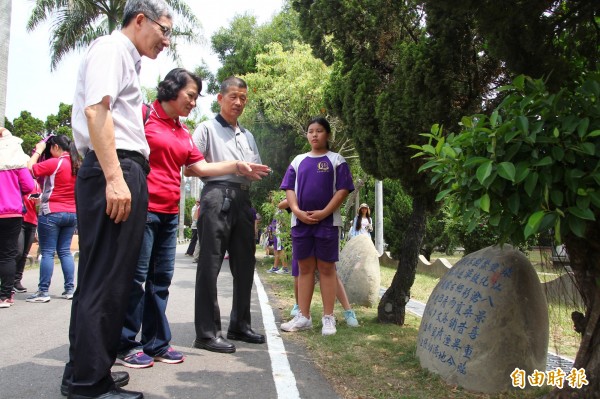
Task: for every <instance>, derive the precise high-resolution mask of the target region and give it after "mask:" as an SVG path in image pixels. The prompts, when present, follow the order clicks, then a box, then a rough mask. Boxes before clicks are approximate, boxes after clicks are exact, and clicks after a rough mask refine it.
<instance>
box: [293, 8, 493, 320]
mask: <svg viewBox="0 0 600 399" xmlns="http://www.w3.org/2000/svg"><path fill="white" fill-rule="evenodd" d="M292 4H293V6H294V9H295V10H297V11H298V13H299V15H300V29H301V32H302V34H303V37H304V38H305V39H306V40H307V41H308V42H309V43H310V44H311V46H312V49H313V52H314V54H316V55H317V56H318V57H320V58H321V59H322V60H323V61H324V62H326V63H328V64H331V65H332V78H331V81H330V83H329V85H328V87H327V89H326V90H325V97H326V107H327V109H328V111H329V112H331V113H332V114H333V115H336V116H338V117H340V118H341V120H342V121H343V123H344V124H345V125H346V128H347V129H348V131H349V132H350V134H351V137H352V139H353V140H354V144H355V146H356V149H357V152H358V155H359V157H360V161H361V165H362V167H363V168H364V169H365V171H367V172H368V173H369V174H372V175H374V176H376V177H377V178H379V179H383V178H392V179H400V181H401V182H402V186H403V187H404V189H405V191H406V193H407V194H409V195H411V196H412V198H413V205H412V215H411V217H410V218H409V220H408V221H407V225H408V226H409V229H410V231H411V234H407V235H405V239H404V241H403V243H402V246H401V249H400V251H399V252H400V262H399V271H398V273H397V274H396V277H395V278H394V281H393V282H392V287H390V289H389V290H388V292H386V294H385V295H384V297H383V298H382V301H381V303H380V307H379V308H380V313H379V320H381V321H387V322H394V323H399V324H402V323H403V322H404V305H405V302H406V301H407V300H408V298H409V297H410V287H411V286H412V283H413V281H414V276H415V269H416V264H417V257H418V254H419V249H420V247H421V243H422V239H423V236H424V234H425V225H426V223H425V215H426V213H427V212H431V211H434V210H435V209H436V205H435V202H434V201H433V199H434V197H435V195H436V191H435V188H432V187H431V186H429V185H427V184H423V178H422V177H421V176H419V174H418V173H417V171H418V168H419V166H420V165H421V164H422V161H421V160H419V159H414V158H413V155H414V153H413V152H412V150H410V149H409V148H408V146H409V145H410V144H414V143H418V142H420V140H422V139H421V138H420V136H419V133H421V132H423V131H427V130H429V126H431V124H432V123H434V122H435V121H443V122H444V123H445V124H448V125H450V126H454V125H457V124H458V122H459V121H460V117H461V116H462V115H463V114H465V113H469V112H474V111H477V110H479V109H480V108H481V106H482V104H483V103H484V102H485V101H486V99H487V98H488V96H489V93H490V91H491V90H492V89H493V87H494V86H495V85H497V84H498V80H501V76H502V74H501V70H502V68H501V67H502V65H501V63H500V62H499V61H497V60H496V59H494V58H493V57H491V56H490V54H489V53H488V52H487V51H486V49H485V46H484V44H483V43H482V42H481V40H480V38H479V36H478V34H477V31H476V28H475V22H474V20H473V15H472V12H470V11H469V10H462V9H459V8H455V7H450V6H448V5H446V4H445V3H443V2H436V1H406V2H390V1H389V0H372V1H368V2H356V1H349V0H333V1H330V0H294V1H292ZM389 305H391V306H389ZM384 309H387V310H384ZM390 309H391V310H390Z"/></svg>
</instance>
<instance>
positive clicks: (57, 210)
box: [27, 135, 80, 303]
mask: <svg viewBox="0 0 600 399" xmlns="http://www.w3.org/2000/svg"><path fill="white" fill-rule="evenodd" d="M40 159H43V160H42V161H40ZM79 165H80V162H79V154H78V153H77V149H76V148H75V143H73V141H72V140H71V139H69V138H68V137H67V136H65V135H59V136H54V135H51V136H49V137H47V138H46V139H44V140H42V141H40V142H39V143H37V144H36V145H35V152H34V153H33V154H32V155H31V158H30V159H29V163H28V167H29V170H30V171H31V174H32V175H33V177H34V178H37V179H42V178H43V182H44V183H43V186H42V196H41V197H40V210H39V215H38V240H39V245H40V251H41V253H42V260H41V262H40V281H39V284H38V290H37V292H36V293H35V294H33V295H31V296H29V297H27V302H34V303H46V302H49V301H50V295H49V294H48V290H49V289H50V282H51V280H52V273H53V272H54V254H55V253H57V254H58V259H59V260H60V265H61V267H62V272H63V276H64V279H65V280H64V291H63V293H62V295H61V296H62V297H63V298H65V299H72V298H73V293H74V292H75V281H74V278H75V262H74V260H73V254H72V253H71V241H72V239H73V234H74V233H75V228H76V227H77V216H76V214H75V180H76V178H77V171H78V170H79Z"/></svg>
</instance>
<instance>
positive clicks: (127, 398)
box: [69, 388, 144, 399]
mask: <svg viewBox="0 0 600 399" xmlns="http://www.w3.org/2000/svg"><path fill="white" fill-rule="evenodd" d="M69 399H144V394H143V393H141V392H134V391H126V390H124V389H121V388H115V389H113V390H111V391H108V392H106V393H103V394H102V395H98V396H87V395H78V394H73V393H72V394H70V395H69Z"/></svg>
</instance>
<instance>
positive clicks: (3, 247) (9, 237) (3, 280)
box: [0, 217, 23, 299]
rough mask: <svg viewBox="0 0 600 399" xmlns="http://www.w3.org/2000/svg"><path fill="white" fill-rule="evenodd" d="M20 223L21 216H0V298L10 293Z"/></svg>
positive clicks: (13, 278) (13, 277) (17, 249)
mask: <svg viewBox="0 0 600 399" xmlns="http://www.w3.org/2000/svg"><path fill="white" fill-rule="evenodd" d="M21 223H23V218H22V217H16V218H0V299H8V298H10V296H11V294H12V289H13V284H14V282H15V264H16V261H15V258H16V257H17V254H18V253H19V247H18V242H19V233H20V232H21Z"/></svg>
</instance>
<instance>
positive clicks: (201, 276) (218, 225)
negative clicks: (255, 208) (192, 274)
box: [194, 184, 256, 338]
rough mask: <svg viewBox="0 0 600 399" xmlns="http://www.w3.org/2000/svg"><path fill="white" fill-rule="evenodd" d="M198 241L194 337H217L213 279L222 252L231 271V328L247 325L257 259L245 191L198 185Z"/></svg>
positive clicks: (241, 329)
mask: <svg viewBox="0 0 600 399" xmlns="http://www.w3.org/2000/svg"><path fill="white" fill-rule="evenodd" d="M226 190H227V191H228V192H229V196H230V198H231V205H230V208H229V210H228V211H227V212H223V211H222V206H223V199H224V197H225V195H226ZM200 201H201V203H200V208H201V209H202V212H200V217H199V219H198V241H199V243H200V257H199V260H198V269H197V273H196V304H195V305H196V306H195V315H194V316H195V327H196V337H197V338H212V337H216V336H217V335H218V333H219V331H221V313H220V310H219V303H218V301H217V278H218V276H219V272H220V271H221V265H222V263H223V257H224V256H225V251H228V252H229V266H230V269H231V274H232V276H233V303H232V309H231V315H230V321H229V331H236V332H244V331H247V330H248V329H250V328H251V320H250V296H251V294H252V284H253V279H254V266H255V264H256V258H255V257H254V252H255V250H256V245H255V244H254V219H253V214H252V210H251V206H252V205H251V203H250V197H249V193H248V191H244V190H241V189H239V188H230V187H226V186H224V185H215V184H209V185H205V186H204V189H203V190H202V195H201V200H200Z"/></svg>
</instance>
